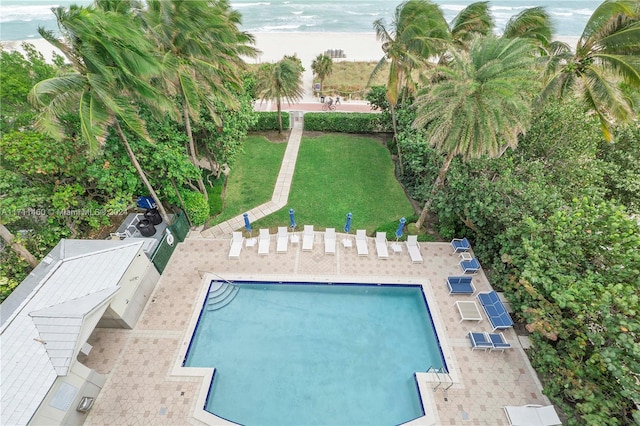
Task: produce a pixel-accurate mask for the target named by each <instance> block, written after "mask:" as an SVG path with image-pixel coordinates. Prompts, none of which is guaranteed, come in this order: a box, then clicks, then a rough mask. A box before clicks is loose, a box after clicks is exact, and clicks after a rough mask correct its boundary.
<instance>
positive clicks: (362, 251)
mask: <svg viewBox="0 0 640 426" xmlns="http://www.w3.org/2000/svg"><path fill="white" fill-rule="evenodd" d="M356 249H357V250H358V256H369V248H368V247H367V231H366V230H364V229H358V230H357V231H356Z"/></svg>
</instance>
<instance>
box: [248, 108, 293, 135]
mask: <svg viewBox="0 0 640 426" xmlns="http://www.w3.org/2000/svg"><path fill="white" fill-rule="evenodd" d="M255 114H256V116H257V117H258V120H256V124H255V125H253V126H252V127H251V128H250V129H249V131H250V132H264V131H268V130H279V126H278V112H277V111H268V112H256V113H255ZM282 128H283V129H288V128H289V113H288V112H282Z"/></svg>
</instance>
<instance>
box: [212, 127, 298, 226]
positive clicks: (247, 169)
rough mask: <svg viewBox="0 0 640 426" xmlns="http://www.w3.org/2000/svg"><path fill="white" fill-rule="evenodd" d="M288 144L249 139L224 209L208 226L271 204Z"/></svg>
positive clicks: (232, 176) (230, 181)
mask: <svg viewBox="0 0 640 426" xmlns="http://www.w3.org/2000/svg"><path fill="white" fill-rule="evenodd" d="M286 148H287V144H286V143H273V142H270V141H269V140H267V138H265V137H263V136H249V137H248V138H247V140H246V142H245V145H244V153H242V154H241V155H240V156H239V157H238V160H237V161H236V163H235V164H234V165H233V166H232V168H231V172H230V173H229V177H228V182H227V189H226V193H225V197H224V208H223V210H222V213H221V214H220V215H219V216H216V217H215V218H213V220H211V221H210V223H209V225H213V224H217V223H220V222H224V221H225V220H227V219H231V218H232V217H235V216H237V215H239V214H242V213H244V212H245V211H247V210H250V209H252V208H253V207H256V206H259V205H260V204H264V203H266V202H267V201H269V200H271V196H272V195H273V187H274V186H275V183H276V179H277V177H278V172H279V171H280V165H281V164H282V157H283V156H284V151H285V149H286Z"/></svg>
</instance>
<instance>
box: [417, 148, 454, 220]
mask: <svg viewBox="0 0 640 426" xmlns="http://www.w3.org/2000/svg"><path fill="white" fill-rule="evenodd" d="M455 156H456V155H455V153H453V152H451V153H449V154H448V155H447V158H445V160H444V163H443V164H442V167H441V168H440V172H439V173H438V177H436V181H435V182H434V183H433V186H432V187H431V194H429V198H428V199H427V201H426V203H425V204H424V207H423V208H422V213H420V217H419V218H418V221H417V222H416V227H417V228H418V229H420V228H422V225H423V224H424V221H425V220H426V219H427V216H428V215H429V212H430V211H431V203H433V198H434V197H435V195H436V194H437V193H438V191H439V190H440V189H442V187H443V186H444V178H445V176H446V175H447V171H448V170H449V166H450V165H451V161H453V157H455Z"/></svg>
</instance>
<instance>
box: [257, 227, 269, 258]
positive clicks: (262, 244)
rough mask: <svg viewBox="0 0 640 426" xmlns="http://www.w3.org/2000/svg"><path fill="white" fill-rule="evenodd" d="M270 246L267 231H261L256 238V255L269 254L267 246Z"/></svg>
mask: <svg viewBox="0 0 640 426" xmlns="http://www.w3.org/2000/svg"><path fill="white" fill-rule="evenodd" d="M270 244H271V235H269V230H268V229H261V230H260V236H259V237H258V254H262V255H267V254H269V245H270Z"/></svg>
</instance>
